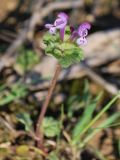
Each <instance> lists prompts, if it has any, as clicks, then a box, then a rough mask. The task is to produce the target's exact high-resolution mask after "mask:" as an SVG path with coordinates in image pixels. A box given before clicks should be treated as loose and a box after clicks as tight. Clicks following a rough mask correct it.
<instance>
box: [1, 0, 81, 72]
mask: <svg viewBox="0 0 120 160" xmlns="http://www.w3.org/2000/svg"><path fill="white" fill-rule="evenodd" d="M44 2H45V1H44V0H38V3H35V6H33V8H35V9H34V12H33V14H32V16H31V18H30V19H28V20H27V21H26V22H25V24H24V28H23V29H22V30H21V32H20V33H19V34H18V36H17V38H16V39H15V40H14V41H13V43H12V44H11V45H10V47H9V48H8V49H7V51H6V54H9V56H11V54H12V53H14V52H15V51H16V49H17V48H18V47H20V46H21V45H22V44H23V43H24V41H25V40H26V39H27V38H28V39H30V40H31V39H32V38H33V32H34V29H35V26H36V25H37V24H38V23H39V24H42V21H43V19H44V17H46V16H47V15H49V14H50V12H53V11H54V10H58V9H59V10H60V9H68V8H74V7H75V8H78V7H82V6H83V0H81V1H80V0H77V1H64V2H51V3H48V5H46V6H45V7H43V8H42V5H43V3H44ZM2 67H3V66H2V65H1V66H0V70H1V68H2Z"/></svg>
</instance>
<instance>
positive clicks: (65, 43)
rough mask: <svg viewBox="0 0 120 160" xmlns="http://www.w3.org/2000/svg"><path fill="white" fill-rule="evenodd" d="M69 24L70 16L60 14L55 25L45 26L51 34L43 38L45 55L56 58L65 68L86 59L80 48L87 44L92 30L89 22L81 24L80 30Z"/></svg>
mask: <svg viewBox="0 0 120 160" xmlns="http://www.w3.org/2000/svg"><path fill="white" fill-rule="evenodd" d="M67 24H68V16H67V15H66V14H65V13H63V12H61V13H59V14H58V16H57V19H56V20H55V21H54V23H53V24H46V25H45V27H46V28H47V29H48V30H49V32H46V34H45V35H44V37H43V42H44V44H45V53H46V54H47V55H52V56H53V57H55V58H56V59H57V60H58V62H59V64H60V65H61V66H62V67H63V68H67V67H69V66H70V65H72V64H74V63H79V62H80V61H81V60H83V59H84V51H83V50H82V48H81V47H80V46H81V45H85V44H86V43H87V40H86V37H87V35H88V30H89V29H90V28H91V26H90V24H89V23H88V22H85V23H83V24H81V25H80V26H79V27H78V29H74V27H71V26H69V25H67ZM57 30H58V31H59V32H57Z"/></svg>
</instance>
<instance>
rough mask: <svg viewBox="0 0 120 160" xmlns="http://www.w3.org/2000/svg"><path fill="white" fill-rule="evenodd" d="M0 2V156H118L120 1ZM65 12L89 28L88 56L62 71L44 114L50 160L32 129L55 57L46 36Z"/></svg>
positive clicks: (91, 159)
mask: <svg viewBox="0 0 120 160" xmlns="http://www.w3.org/2000/svg"><path fill="white" fill-rule="evenodd" d="M0 2H1V3H0V159H1V160H33V159H34V160H37V159H41V160H42V159H48V160H119V159H120V101H119V100H118V99H117V98H118V97H117V98H115V99H113V97H114V96H115V95H116V94H117V93H118V91H119V90H120V1H119V0H34V1H33V0H0ZM60 11H63V12H66V13H67V14H68V15H69V17H70V23H71V24H72V25H74V26H78V25H79V24H80V23H82V22H84V21H88V22H90V23H91V25H92V29H91V30H90V35H89V37H88V45H87V46H85V47H84V50H85V60H84V61H83V62H82V63H81V64H75V65H73V66H71V67H70V68H68V69H66V70H63V71H62V72H61V75H60V79H59V81H58V83H57V86H56V89H55V92H54V95H53V98H52V101H51V103H50V106H49V108H48V111H47V114H46V117H45V119H44V122H43V129H44V135H45V146H46V148H47V150H48V153H49V154H48V156H47V157H46V155H44V153H42V152H41V151H40V150H39V149H37V148H36V147H35V135H34V129H35V123H36V120H37V117H38V114H39V111H40V109H41V105H42V103H43V101H44V99H45V96H46V94H47V90H48V88H49V82H50V79H51V77H52V76H53V73H54V70H55V65H56V60H55V59H54V58H52V57H47V56H46V55H45V54H44V44H43V42H42V37H43V35H44V33H45V28H44V24H45V23H48V22H49V23H51V22H53V21H54V19H55V17H56V15H57V14H58V12H60ZM111 99H113V101H112V103H110V102H111V101H110V100H111ZM116 100H117V101H116ZM113 102H114V104H113ZM106 104H108V108H109V109H108V110H106V111H105V112H103V113H102V116H100V118H98V119H96V121H95V123H94V124H93V125H90V124H89V122H91V124H92V120H93V119H94V118H95V117H96V116H98V115H99V113H101V111H103V109H104V108H105V107H106ZM88 125H89V126H88ZM86 126H88V129H87V130H86V129H85V128H86Z"/></svg>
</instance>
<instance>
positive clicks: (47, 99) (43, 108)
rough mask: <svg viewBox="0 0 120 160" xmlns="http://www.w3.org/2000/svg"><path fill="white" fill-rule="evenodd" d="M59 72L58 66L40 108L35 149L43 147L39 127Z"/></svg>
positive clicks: (41, 133) (59, 67)
mask: <svg viewBox="0 0 120 160" xmlns="http://www.w3.org/2000/svg"><path fill="white" fill-rule="evenodd" d="M60 71H61V66H60V65H59V64H58V65H57V66H56V71H55V74H54V77H53V79H52V82H51V85H50V88H49V91H48V95H47V97H46V100H45V102H44V103H43V106H42V108H41V112H40V114H39V117H38V121H37V124H36V137H37V147H38V148H40V149H42V150H43V149H44V146H43V132H42V128H41V125H42V122H43V119H44V116H45V113H46V110H47V108H48V105H49V103H50V100H51V97H52V94H53V91H54V88H55V85H56V83H57V79H58V76H59V73H60Z"/></svg>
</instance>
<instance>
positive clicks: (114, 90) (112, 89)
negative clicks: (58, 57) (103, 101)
mask: <svg viewBox="0 0 120 160" xmlns="http://www.w3.org/2000/svg"><path fill="white" fill-rule="evenodd" d="M81 65H82V67H83V69H84V70H85V72H86V75H87V76H89V77H90V78H91V79H92V80H93V81H95V82H97V83H98V84H100V85H101V86H102V87H103V88H104V89H105V90H106V91H108V92H109V93H110V94H112V95H116V94H117V93H118V89H117V87H116V86H115V85H113V84H111V83H109V82H107V81H106V80H104V79H103V78H102V77H101V76H99V75H98V74H97V73H95V72H94V71H93V70H92V69H91V68H90V67H89V66H87V65H86V64H85V63H81Z"/></svg>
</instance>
